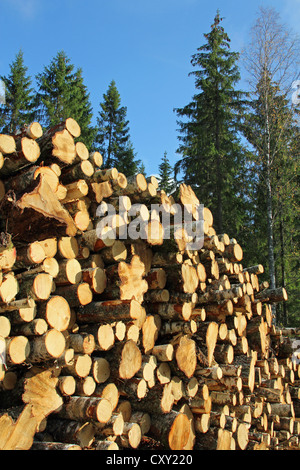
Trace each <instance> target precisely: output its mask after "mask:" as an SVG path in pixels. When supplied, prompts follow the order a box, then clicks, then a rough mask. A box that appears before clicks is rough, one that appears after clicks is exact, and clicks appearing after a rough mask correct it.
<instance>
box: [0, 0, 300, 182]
mask: <svg viewBox="0 0 300 470" xmlns="http://www.w3.org/2000/svg"><path fill="white" fill-rule="evenodd" d="M261 5H262V6H267V7H274V8H275V10H276V11H277V12H278V13H279V14H280V16H281V20H282V22H283V23H285V24H286V25H287V26H289V27H290V28H292V29H293V30H294V32H296V33H299V32H300V0H269V1H265V0H248V1H245V0H205V1H204V0H0V44H1V53H0V75H7V74H8V73H9V65H10V64H11V62H12V61H13V60H14V58H15V55H16V54H17V52H18V51H19V49H20V48H21V49H22V50H23V53H24V61H25V65H26V66H27V67H28V73H29V74H30V75H31V77H32V78H33V79H34V77H35V75H36V74H37V73H39V72H41V71H42V70H43V68H44V66H47V65H49V63H50V61H51V59H52V58H53V57H54V56H55V55H56V54H57V52H58V51H60V50H64V51H65V52H66V54H67V56H68V57H69V58H70V60H71V62H72V63H73V64H74V65H75V67H76V68H77V67H81V68H82V70H83V77H84V82H85V85H86V86H87V87H88V90H89V93H90V100H91V103H92V106H93V112H94V122H95V120H96V115H97V114H98V111H99V103H100V102H101V101H102V100H103V93H105V92H106V91H107V88H108V85H109V83H110V82H111V80H112V79H114V80H115V81H116V85H117V88H118V90H119V92H120V95H121V100H122V103H121V104H122V105H123V106H126V107H127V117H128V119H129V123H130V135H131V140H132V143H133V147H134V149H135V151H136V153H137V157H138V158H139V159H141V160H142V161H143V162H144V164H145V168H146V172H147V174H151V173H156V172H157V169H158V165H159V163H160V160H161V158H162V156H163V154H164V152H165V151H166V152H167V156H168V158H169V160H170V162H171V164H174V163H175V162H176V161H177V159H178V155H177V154H176V149H177V147H178V131H177V124H176V114H175V113H174V111H173V109H174V108H176V107H183V106H185V105H186V104H188V103H189V102H190V100H191V97H192V95H193V93H194V91H195V89H194V79H193V77H189V76H188V74H189V72H191V71H192V66H191V64H190V58H191V55H192V54H194V53H195V52H196V50H197V48H198V47H200V46H201V45H202V44H203V43H204V42H205V40H204V37H203V34H204V33H207V32H209V31H210V25H211V24H212V22H213V19H214V16H215V14H216V11H217V9H219V10H220V14H221V16H222V17H224V21H223V26H224V28H225V30H226V32H227V33H228V35H229V37H230V39H231V50H232V51H235V52H241V50H242V49H243V47H244V45H245V44H246V43H247V40H248V38H249V30H250V28H251V26H252V24H253V23H254V21H255V19H256V16H257V13H258V8H259V6H261ZM241 73H242V82H241V85H240V87H241V86H242V87H244V86H245V78H246V77H245V75H244V72H243V69H242V68H241Z"/></svg>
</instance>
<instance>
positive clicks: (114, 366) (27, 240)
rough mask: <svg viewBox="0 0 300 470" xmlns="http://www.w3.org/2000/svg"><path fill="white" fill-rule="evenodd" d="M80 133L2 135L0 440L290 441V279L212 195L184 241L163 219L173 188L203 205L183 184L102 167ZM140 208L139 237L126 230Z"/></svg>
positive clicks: (253, 444)
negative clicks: (261, 260) (218, 220)
mask: <svg viewBox="0 0 300 470" xmlns="http://www.w3.org/2000/svg"><path fill="white" fill-rule="evenodd" d="M80 133H81V131H80V127H79V126H78V124H77V122H76V121H74V120H73V119H71V118H69V119H67V120H66V121H65V122H63V123H61V124H60V125H58V126H55V127H52V128H50V129H48V130H47V131H45V132H43V130H42V128H41V126H40V125H39V123H33V124H32V125H31V126H28V127H27V128H26V129H23V130H21V131H20V132H19V133H18V134H17V135H0V166H1V169H0V176H1V182H0V198H1V206H0V216H1V221H2V222H1V223H2V229H1V230H2V232H1V253H0V266H1V278H0V283H1V285H0V340H1V341H0V345H1V348H2V349H1V353H2V361H1V364H0V409H1V411H0V449H66V450H68V449H72V450H73V449H74V450H77V449H78V450H80V449H96V450H101V449H112V450H113V449H124V448H133V449H137V448H138V449H151V448H155V449H172V450H192V449H194V450H201V449H232V450H234V449H237V450H239V449H241V450H245V449H247V450H250V449H298V448H299V427H300V401H299V400H300V398H299V397H300V395H299V393H300V392H299V386H300V381H299V379H300V378H299V367H298V365H297V364H296V362H293V361H292V349H291V344H290V341H289V339H288V337H286V336H284V335H283V334H282V331H281V330H279V329H277V328H276V327H275V326H274V325H273V322H272V310H271V306H272V303H274V302H280V301H283V300H286V299H287V294H286V291H285V289H283V288H278V289H275V290H271V289H269V286H268V284H267V283H265V282H260V281H259V276H260V274H262V273H263V270H264V269H263V266H262V265H260V264H257V266H250V267H245V266H243V264H242V259H243V249H242V247H241V246H240V245H239V243H238V242H237V240H235V239H230V238H229V236H228V235H227V234H217V233H216V231H215V229H214V228H213V217H212V214H211V212H210V210H209V209H208V208H204V210H203V216H204V224H203V229H204V245H203V247H202V248H199V249H197V250H190V249H189V248H188V245H187V243H188V237H185V236H183V237H182V238H181V239H178V238H177V239H176V237H174V233H175V231H176V227H174V226H172V221H173V220H174V217H175V211H176V207H178V206H175V203H177V204H179V206H180V207H184V205H186V204H190V205H191V206H189V207H191V212H192V214H193V217H194V219H197V214H198V212H197V208H198V206H199V201H198V199H197V198H196V196H195V194H194V193H193V191H192V189H191V188H190V187H189V186H186V185H184V184H181V185H180V188H179V191H178V196H177V197H176V198H175V199H174V198H173V197H168V196H167V195H166V194H165V193H164V192H163V191H159V190H158V184H157V180H156V179H155V178H154V177H151V178H149V179H146V178H145V177H144V176H143V175H141V174H138V175H135V176H134V177H128V178H127V177H126V175H124V174H121V173H120V172H119V171H118V170H117V169H116V168H108V169H102V156H101V154H100V153H99V152H93V153H90V152H89V150H88V149H87V147H86V146H85V145H84V144H83V143H82V142H81V141H80ZM120 197H121V199H120ZM137 203H140V204H141V206H140V208H139V210H137V209H136V206H135V204H137ZM108 204H110V207H112V206H113V207H114V208H115V209H116V215H109V217H110V227H111V228H108V227H106V228H103V229H102V231H101V233H102V237H101V238H100V237H99V236H98V235H99V234H98V232H97V230H96V228H97V227H99V226H98V225H97V224H99V223H100V222H101V220H103V218H104V217H107V213H106V212H105V210H106V209H107V208H108V206H107V205H108ZM152 204H163V208H164V212H165V214H168V213H169V214H170V221H171V227H170V233H171V236H170V238H169V239H167V238H166V237H164V226H163V223H162V213H160V212H158V211H157V210H155V209H153V206H152ZM134 220H136V223H137V225H136V226H139V229H140V230H141V233H143V235H144V237H143V238H142V239H141V238H140V239H137V240H136V239H134V237H132V236H131V238H130V237H123V238H122V237H121V234H122V233H123V231H124V227H128V226H129V224H133V225H131V226H134ZM112 228H114V229H115V230H116V233H117V237H115V238H114V237H113V236H112Z"/></svg>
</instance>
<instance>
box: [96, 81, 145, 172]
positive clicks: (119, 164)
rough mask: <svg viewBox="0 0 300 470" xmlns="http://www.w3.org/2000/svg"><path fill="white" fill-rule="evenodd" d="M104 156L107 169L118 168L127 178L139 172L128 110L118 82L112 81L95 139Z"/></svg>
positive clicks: (104, 99) (98, 120)
mask: <svg viewBox="0 0 300 470" xmlns="http://www.w3.org/2000/svg"><path fill="white" fill-rule="evenodd" d="M95 141H96V143H97V144H98V147H99V150H100V152H101V153H102V155H103V161H104V163H103V165H104V166H105V167H106V168H111V167H114V166H115V167H116V168H117V169H118V170H119V171H120V172H122V173H125V174H126V175H127V176H130V175H133V174H135V173H137V172H138V165H139V164H140V161H139V160H136V159H135V157H136V155H135V152H134V149H133V145H132V142H131V140H130V134H129V121H128V119H127V108H126V107H125V106H121V97H120V93H119V91H118V89H117V86H116V82H115V81H114V80H112V81H111V82H110V84H109V87H108V90H107V92H106V93H104V94H103V101H102V102H101V103H100V111H99V114H98V117H97V135H96V139H95Z"/></svg>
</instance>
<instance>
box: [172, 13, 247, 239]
mask: <svg viewBox="0 0 300 470" xmlns="http://www.w3.org/2000/svg"><path fill="white" fill-rule="evenodd" d="M221 22H222V18H221V17H220V14H219V12H217V14H216V16H215V18H214V23H213V24H212V26H211V31H210V32H209V33H208V34H205V35H204V36H205V39H206V42H205V44H204V45H202V46H201V47H199V48H198V52H197V53H196V54H194V55H193V56H192V60H191V64H192V66H193V67H195V68H196V70H194V71H193V72H191V74H190V75H194V77H195V88H196V94H195V95H194V96H193V98H192V101H191V102H190V103H189V104H188V105H186V106H185V107H184V108H178V109H176V112H177V115H178V116H179V118H180V119H181V120H180V121H179V122H178V124H179V131H180V136H179V140H180V142H181V144H180V146H179V148H178V150H177V152H178V153H179V154H180V155H181V158H180V160H179V161H178V162H177V163H176V165H175V174H176V175H178V173H180V171H182V172H183V174H184V180H185V182H186V183H188V184H190V185H191V186H192V187H193V189H194V191H195V193H196V194H197V196H198V198H199V200H200V202H201V203H203V204H205V205H206V206H208V207H209V208H210V209H211V210H212V212H213V215H214V221H215V226H216V229H217V231H218V233H222V232H223V231H228V233H229V234H232V236H233V234H235V236H236V234H237V231H238V230H239V228H240V227H241V226H242V224H243V220H244V214H245V211H244V206H243V204H244V194H243V191H244V188H245V186H246V185H244V184H243V183H244V181H243V180H244V178H245V171H244V170H245V163H244V159H245V152H244V149H243V147H242V145H241V140H240V138H239V135H238V130H239V124H240V120H241V112H242V105H243V99H244V95H243V93H242V92H240V91H236V90H235V88H234V87H235V85H236V84H237V82H238V81H239V79H240V74H239V70H238V66H237V61H238V58H239V55H238V53H235V52H231V51H230V39H229V37H228V35H227V33H226V32H225V31H224V28H223V27H222V26H221Z"/></svg>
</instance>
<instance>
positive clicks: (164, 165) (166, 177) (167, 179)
mask: <svg viewBox="0 0 300 470" xmlns="http://www.w3.org/2000/svg"><path fill="white" fill-rule="evenodd" d="M158 168H159V188H160V189H163V190H164V191H165V192H166V193H167V194H170V192H171V191H172V189H173V188H174V178H173V168H172V167H171V165H170V162H169V160H168V157H167V152H165V153H164V156H163V157H162V159H161V164H160V165H159V167H158Z"/></svg>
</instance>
